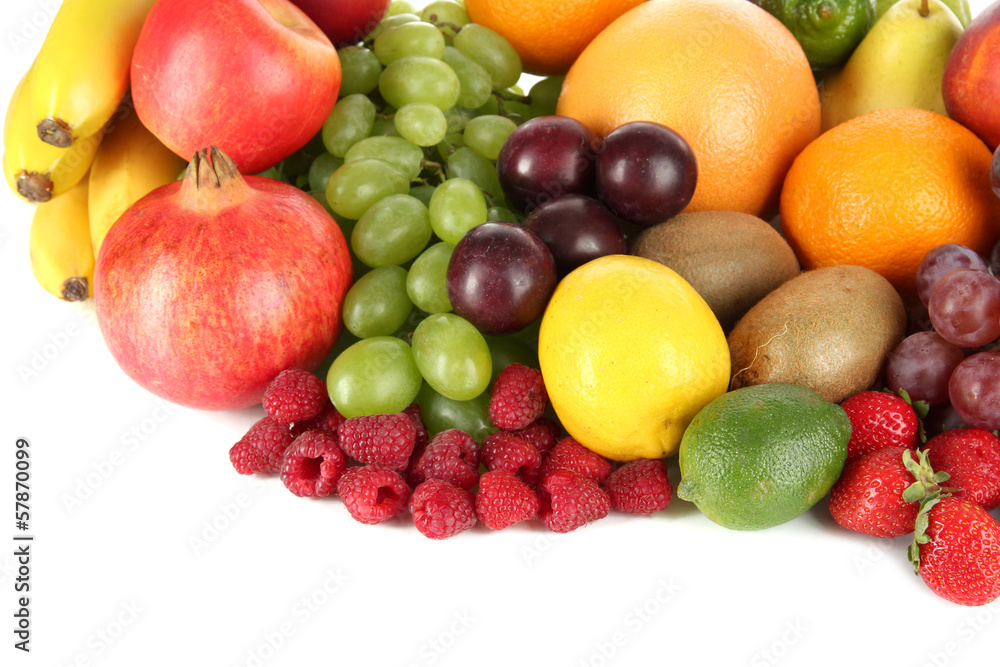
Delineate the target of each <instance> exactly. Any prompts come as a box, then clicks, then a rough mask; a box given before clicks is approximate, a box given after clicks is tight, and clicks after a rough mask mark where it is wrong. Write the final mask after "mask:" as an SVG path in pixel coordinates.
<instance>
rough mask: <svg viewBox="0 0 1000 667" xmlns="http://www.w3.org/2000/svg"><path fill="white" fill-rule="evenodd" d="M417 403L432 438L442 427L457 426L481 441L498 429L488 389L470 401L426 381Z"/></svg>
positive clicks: (428, 433)
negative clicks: (455, 397) (443, 392)
mask: <svg viewBox="0 0 1000 667" xmlns="http://www.w3.org/2000/svg"><path fill="white" fill-rule="evenodd" d="M417 403H419V404H420V415H421V417H422V418H423V421H424V426H425V427H426V428H427V435H428V436H430V437H432V438H433V437H434V436H435V435H437V434H438V433H440V432H441V431H447V430H448V429H450V428H457V429H461V430H462V431H465V432H466V433H468V434H469V435H471V436H472V437H473V438H475V439H476V441H478V442H482V441H483V439H485V438H486V436H488V435H489V434H490V433H496V432H497V430H499V429H497V427H496V426H494V425H493V422H492V421H490V392H488V391H484V392H483V393H481V394H480V395H479V396H476V397H475V398H473V399H471V400H468V401H454V400H452V399H450V398H448V397H446V396H442V395H441V394H439V393H438V392H436V391H434V389H433V388H432V387H431V386H430V385H429V384H427V383H426V382H425V383H424V386H423V387H421V388H420V393H419V394H417Z"/></svg>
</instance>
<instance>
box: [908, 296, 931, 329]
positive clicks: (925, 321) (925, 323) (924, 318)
mask: <svg viewBox="0 0 1000 667" xmlns="http://www.w3.org/2000/svg"><path fill="white" fill-rule="evenodd" d="M933 329H934V325H933V324H931V315H930V313H929V312H927V306H925V305H924V304H923V303H922V302H920V301H918V302H917V303H915V304H914V305H913V306H912V307H911V308H910V309H909V310H908V311H906V335H907V336H909V335H910V334H915V333H919V332H921V331H932V330H933Z"/></svg>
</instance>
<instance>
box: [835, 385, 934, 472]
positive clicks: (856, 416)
mask: <svg viewBox="0 0 1000 667" xmlns="http://www.w3.org/2000/svg"><path fill="white" fill-rule="evenodd" d="M840 407H842V408H843V409H844V412H846V413H847V417H848V418H849V419H850V420H851V439H850V441H849V442H848V443H847V461H848V463H850V462H851V461H853V460H854V459H856V458H858V457H859V456H861V455H863V454H866V453H868V452H871V451H874V450H876V449H881V448H882V447H907V448H910V449H913V448H914V447H916V446H917V439H918V434H919V431H918V429H919V422H918V420H917V413H916V411H915V410H914V409H913V406H912V405H910V403H909V402H908V401H906V400H905V399H903V398H900V397H899V396H897V395H896V394H893V393H890V392H887V391H862V392H860V393H857V394H854V395H853V396H851V397H850V398H848V399H847V400H845V401H844V402H843V403H841V404H840Z"/></svg>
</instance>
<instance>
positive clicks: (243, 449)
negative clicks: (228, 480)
mask: <svg viewBox="0 0 1000 667" xmlns="http://www.w3.org/2000/svg"><path fill="white" fill-rule="evenodd" d="M229 460H230V461H231V462H232V464H233V467H234V468H236V472H238V473H239V474H241V475H252V474H254V473H255V472H260V471H261V470H263V468H264V454H263V453H262V452H261V451H260V450H259V449H257V448H256V447H255V446H254V445H252V444H250V442H248V441H247V440H240V441H239V442H237V443H236V444H235V445H233V446H232V447H231V448H230V449H229Z"/></svg>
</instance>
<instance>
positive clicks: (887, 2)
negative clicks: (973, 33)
mask: <svg viewBox="0 0 1000 667" xmlns="http://www.w3.org/2000/svg"><path fill="white" fill-rule="evenodd" d="M941 1H942V2H943V3H944V4H946V5H948V9H950V10H951V11H953V12H955V16H957V17H958V20H959V21H960V22H961V23H962V27H963V28H968V27H969V23H971V22H972V7H970V6H969V0H941ZM897 2H899V0H876V4H875V20H876V21H877V20H878V19H879V18H880V17H881V16H882V15H883V14H885V13H886V12H887V11H888V10H889V8H890V7H892V6H893V5H894V4H896V3H897Z"/></svg>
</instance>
